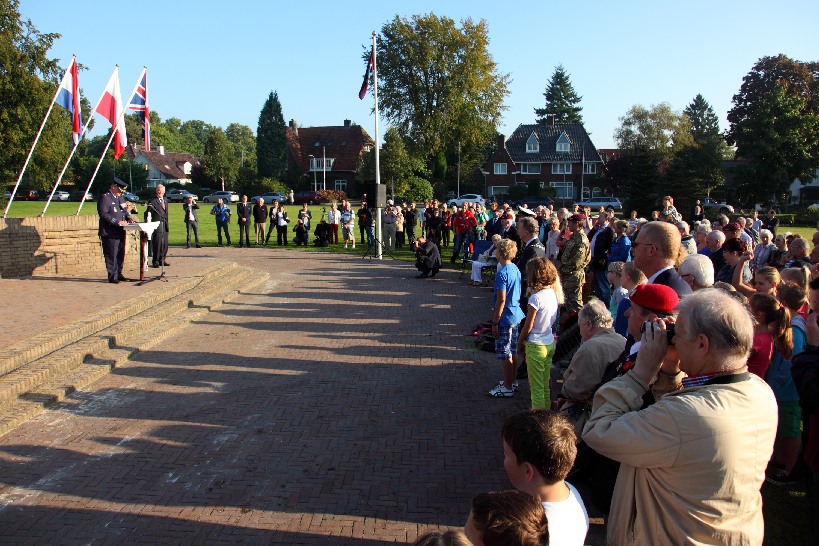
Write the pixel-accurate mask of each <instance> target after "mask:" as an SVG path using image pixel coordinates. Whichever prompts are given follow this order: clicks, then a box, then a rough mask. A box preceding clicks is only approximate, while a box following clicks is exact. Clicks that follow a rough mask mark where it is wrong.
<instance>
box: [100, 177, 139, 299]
mask: <svg viewBox="0 0 819 546" xmlns="http://www.w3.org/2000/svg"><path fill="white" fill-rule="evenodd" d="M127 187H128V185H127V184H126V183H125V182H123V181H122V180H120V179H119V178H117V177H114V181H113V182H112V183H111V189H110V190H108V192H107V193H104V194H103V195H101V196H100V198H99V199H98V200H97V213H98V214H99V216H100V224H99V226H100V227H99V236H100V240H101V241H102V254H103V256H104V257H105V269H107V270H108V282H110V283H111V284H119V282H120V281H125V282H128V280H129V279H126V278H125V277H123V276H122V264H123V263H124V261H125V230H124V229H122V227H123V226H126V225H128V224H129V223H131V216H130V215H129V214H128V208H127V206H126V205H125V198H124V197H122V192H123V191H125V189H126V188H127Z"/></svg>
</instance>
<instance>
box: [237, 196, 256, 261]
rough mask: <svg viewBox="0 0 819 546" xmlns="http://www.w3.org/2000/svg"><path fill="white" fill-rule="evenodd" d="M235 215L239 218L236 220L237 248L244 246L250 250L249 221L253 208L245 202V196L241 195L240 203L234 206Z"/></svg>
mask: <svg viewBox="0 0 819 546" xmlns="http://www.w3.org/2000/svg"><path fill="white" fill-rule="evenodd" d="M236 213H237V214H236V216H238V217H239V218H238V220H237V222H238V224H239V248H242V246H244V245H247V247H248V248H250V219H251V218H252V217H253V207H251V206H250V203H248V202H247V195H243V196H242V202H241V203H239V204H238V205H236ZM243 236H244V239H243ZM243 240H244V245H243V243H242V241H243Z"/></svg>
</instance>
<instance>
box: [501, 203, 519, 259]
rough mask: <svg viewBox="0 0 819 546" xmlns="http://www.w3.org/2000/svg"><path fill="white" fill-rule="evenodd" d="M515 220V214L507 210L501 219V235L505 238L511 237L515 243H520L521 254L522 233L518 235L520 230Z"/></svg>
mask: <svg viewBox="0 0 819 546" xmlns="http://www.w3.org/2000/svg"><path fill="white" fill-rule="evenodd" d="M514 221H515V216H514V215H513V214H512V213H511V212H507V213H506V214H504V215H503V217H502V219H501V226H503V229H501V232H500V236H501V237H503V238H504V239H511V240H512V241H515V244H516V245H518V254H520V245H521V243H520V235H518V231H517V229H515V226H514V225H513V223H514Z"/></svg>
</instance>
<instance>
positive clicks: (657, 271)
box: [631, 222, 691, 297]
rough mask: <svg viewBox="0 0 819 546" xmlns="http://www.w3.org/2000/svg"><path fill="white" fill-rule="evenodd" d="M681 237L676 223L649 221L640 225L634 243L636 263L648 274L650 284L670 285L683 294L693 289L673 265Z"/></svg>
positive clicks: (633, 252)
mask: <svg viewBox="0 0 819 546" xmlns="http://www.w3.org/2000/svg"><path fill="white" fill-rule="evenodd" d="M681 240H682V236H681V235H680V232H679V230H678V229H677V228H676V227H675V226H674V225H673V224H669V223H668V222H649V223H647V224H646V225H644V226H643V227H642V228H640V231H639V232H638V233H637V239H636V240H635V241H634V243H632V245H631V253H632V255H633V257H634V264H635V265H636V266H637V268H638V269H639V270H640V271H642V272H643V273H644V274H645V276H646V277H647V278H648V281H647V282H648V284H664V285H665V286H669V287H671V288H672V289H674V291H675V292H676V293H677V295H679V296H680V297H682V296H685V295H687V294H690V293H691V287H690V286H688V283H687V282H685V281H684V280H683V279H682V278H681V277H680V275H679V274H678V273H677V271H676V270H675V269H674V264H675V263H676V261H677V256H678V255H679V253H680V241H681Z"/></svg>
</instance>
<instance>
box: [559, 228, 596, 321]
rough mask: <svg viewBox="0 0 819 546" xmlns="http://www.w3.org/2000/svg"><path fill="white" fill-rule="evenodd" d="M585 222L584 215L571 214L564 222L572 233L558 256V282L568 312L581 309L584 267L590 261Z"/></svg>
mask: <svg viewBox="0 0 819 546" xmlns="http://www.w3.org/2000/svg"><path fill="white" fill-rule="evenodd" d="M585 220H586V216H585V215H584V214H572V215H571V216H569V219H568V220H566V227H567V228H568V229H569V231H571V232H572V236H571V237H570V238H569V240H568V241H567V242H566V246H564V247H563V253H562V254H561V255H560V281H561V283H562V284H563V294H564V296H565V300H566V308H567V309H568V310H569V311H570V312H574V311H579V310H580V308H581V307H583V298H582V296H581V290H582V288H583V282H584V281H585V279H586V273H585V270H586V266H587V265H589V261H590V260H591V252H590V247H589V238H588V237H586V234H585V233H584V232H583V229H582V222H583V221H585Z"/></svg>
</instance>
